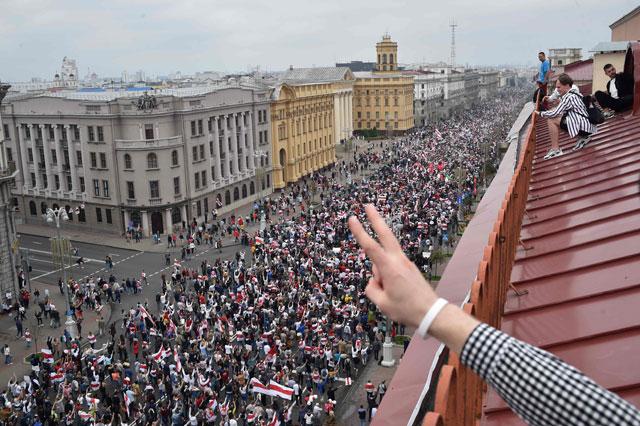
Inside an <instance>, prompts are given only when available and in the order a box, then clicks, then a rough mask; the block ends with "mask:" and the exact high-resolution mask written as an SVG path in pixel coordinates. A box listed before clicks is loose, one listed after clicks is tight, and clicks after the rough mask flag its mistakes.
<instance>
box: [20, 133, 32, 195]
mask: <svg viewBox="0 0 640 426" xmlns="http://www.w3.org/2000/svg"><path fill="white" fill-rule="evenodd" d="M18 145H19V147H20V160H21V161H20V162H21V164H22V176H23V180H22V182H23V185H24V188H23V189H28V188H31V176H30V175H29V162H28V160H29V157H28V154H27V140H26V137H25V132H24V126H22V125H20V126H18Z"/></svg>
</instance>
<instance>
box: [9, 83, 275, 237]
mask: <svg viewBox="0 0 640 426" xmlns="http://www.w3.org/2000/svg"><path fill="white" fill-rule="evenodd" d="M154 95H155V96H154V97H153V98H151V97H148V96H145V92H142V91H136V90H130V91H100V92H70V91H61V92H57V93H47V94H40V95H18V96H14V97H7V98H6V99H5V101H4V103H3V105H2V110H1V112H2V119H3V134H4V139H5V141H4V148H5V150H4V153H5V155H6V158H7V159H8V161H9V162H10V163H11V164H13V165H14V167H16V168H18V169H19V173H18V175H17V177H16V185H15V188H14V189H13V191H12V197H14V204H15V205H16V206H18V207H19V216H20V218H21V219H22V220H23V221H24V222H27V223H42V217H41V215H42V213H43V212H44V211H45V210H46V208H47V207H56V206H58V207H72V206H77V205H78V204H80V203H84V204H85V209H84V210H80V214H79V215H75V214H73V215H70V219H71V220H70V221H69V222H68V223H67V225H66V226H72V227H76V228H78V229H91V230H93V231H103V232H110V233H116V234H122V233H124V232H125V230H126V229H127V227H129V226H137V225H141V226H142V229H143V232H144V233H145V235H150V233H151V232H158V233H161V234H162V233H167V232H171V231H172V230H173V229H174V226H177V227H181V226H182V222H183V221H184V222H187V223H191V222H192V221H194V220H195V221H197V222H200V221H202V220H203V219H204V218H205V217H206V215H207V213H208V212H210V211H211V210H212V209H213V208H214V207H217V208H218V210H219V211H220V213H225V212H229V211H232V210H234V209H236V208H237V207H238V206H240V205H242V204H245V203H247V202H250V201H252V200H255V199H257V198H259V197H260V196H263V195H268V193H270V191H271V187H272V181H271V147H270V142H271V130H270V109H269V96H268V90H266V89H253V88H245V87H238V86H234V87H228V86H225V85H220V86H214V87H201V88H194V89H166V90H162V91H154ZM0 239H1V238H0Z"/></svg>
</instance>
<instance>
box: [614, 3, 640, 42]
mask: <svg viewBox="0 0 640 426" xmlns="http://www.w3.org/2000/svg"><path fill="white" fill-rule="evenodd" d="M609 28H611V41H627V40H629V41H631V40H640V6H638V7H636V8H635V9H633V10H632V11H631V12H629V13H627V14H626V15H624V16H623V17H622V18H620V19H618V20H617V21H616V22H614V23H613V24H611V25H609Z"/></svg>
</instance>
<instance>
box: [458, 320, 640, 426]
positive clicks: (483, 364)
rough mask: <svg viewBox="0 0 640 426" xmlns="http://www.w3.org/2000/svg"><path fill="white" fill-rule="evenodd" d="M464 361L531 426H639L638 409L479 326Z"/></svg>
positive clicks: (546, 354)
mask: <svg viewBox="0 0 640 426" xmlns="http://www.w3.org/2000/svg"><path fill="white" fill-rule="evenodd" d="M460 360H461V361H462V363H463V364H464V365H466V366H467V367H469V368H471V369H472V370H473V371H475V372H476V373H477V374H478V375H479V376H480V377H481V378H482V379H483V380H485V381H486V382H487V383H489V384H490V385H491V386H492V387H493V388H494V389H495V390H496V392H498V394H499V395H500V396H501V397H502V399H503V400H504V401H505V402H506V403H507V404H508V405H509V407H511V409H512V410H513V411H514V412H515V413H516V414H518V416H520V418H522V419H523V420H524V421H525V422H527V423H528V424H530V425H545V426H547V425H640V412H639V411H638V409H637V408H635V407H634V406H633V405H631V404H629V403H628V402H627V401H625V400H623V399H622V398H620V397H619V396H618V395H616V394H614V393H612V392H609V391H608V390H606V389H604V388H603V387H601V386H599V385H597V384H596V383H595V382H594V381H593V380H591V379H589V378H588V377H587V376H585V375H584V374H582V373H581V372H580V371H578V370H577V369H575V368H574V367H572V366H570V365H568V364H566V363H564V362H563V361H561V360H560V359H559V358H557V357H556V356H554V355H552V354H550V353H549V352H546V351H543V350H541V349H538V348H536V347H535V346H531V345H529V344H527V343H524V342H522V341H520V340H517V339H514V338H513V337H510V336H509V335H507V334H505V333H503V332H501V331H499V330H496V329H495V328H493V327H491V326H489V325H487V324H480V325H478V326H477V327H476V328H475V330H474V331H473V332H472V333H471V335H470V336H469V338H468V339H467V341H466V343H465V345H464V347H463V348H462V353H461V355H460Z"/></svg>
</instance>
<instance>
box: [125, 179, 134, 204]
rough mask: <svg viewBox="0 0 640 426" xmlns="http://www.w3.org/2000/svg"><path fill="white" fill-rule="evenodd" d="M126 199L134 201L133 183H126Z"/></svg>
mask: <svg viewBox="0 0 640 426" xmlns="http://www.w3.org/2000/svg"><path fill="white" fill-rule="evenodd" d="M127 198H128V199H130V200H135V199H136V191H135V187H134V184H133V182H131V181H127Z"/></svg>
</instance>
